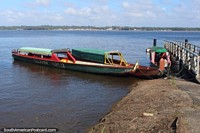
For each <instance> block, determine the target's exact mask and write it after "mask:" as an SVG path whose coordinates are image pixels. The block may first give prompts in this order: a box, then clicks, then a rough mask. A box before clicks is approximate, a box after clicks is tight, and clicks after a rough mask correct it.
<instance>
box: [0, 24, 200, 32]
mask: <svg viewBox="0 0 200 133" xmlns="http://www.w3.org/2000/svg"><path fill="white" fill-rule="evenodd" d="M0 30H131V31H200V28H191V27H129V26H106V27H96V26H51V25H42V26H0Z"/></svg>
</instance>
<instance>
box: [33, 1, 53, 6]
mask: <svg viewBox="0 0 200 133" xmlns="http://www.w3.org/2000/svg"><path fill="white" fill-rule="evenodd" d="M35 3H36V5H41V6H49V5H50V0H36V1H35Z"/></svg>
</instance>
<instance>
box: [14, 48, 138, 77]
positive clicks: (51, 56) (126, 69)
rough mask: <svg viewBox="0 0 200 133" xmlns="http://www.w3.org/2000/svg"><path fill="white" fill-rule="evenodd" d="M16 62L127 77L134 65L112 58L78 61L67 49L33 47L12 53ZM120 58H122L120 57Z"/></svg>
mask: <svg viewBox="0 0 200 133" xmlns="http://www.w3.org/2000/svg"><path fill="white" fill-rule="evenodd" d="M107 53H108V55H109V56H112V57H113V56H115V55H116V54H119V52H118V53H116V52H107ZM12 56H13V58H14V60H16V61H23V62H28V63H33V64H39V65H44V66H50V67H56V68H61V69H69V70H74V71H80V72H87V73H96V74H106V75H129V73H134V71H135V69H134V67H135V66H134V65H131V64H128V63H126V61H125V60H124V59H123V58H120V60H119V62H115V60H114V59H113V58H109V57H104V59H103V60H104V62H101V61H102V60H101V59H99V60H101V61H100V62H91V61H83V60H78V59H76V57H74V56H73V55H72V53H71V52H70V50H69V49H58V50H52V49H46V48H34V47H22V48H19V49H16V50H13V51H12ZM121 57H122V56H121Z"/></svg>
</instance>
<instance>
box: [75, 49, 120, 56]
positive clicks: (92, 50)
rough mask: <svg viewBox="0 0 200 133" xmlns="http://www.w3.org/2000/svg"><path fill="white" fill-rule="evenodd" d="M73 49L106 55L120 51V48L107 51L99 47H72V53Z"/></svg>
mask: <svg viewBox="0 0 200 133" xmlns="http://www.w3.org/2000/svg"><path fill="white" fill-rule="evenodd" d="M73 50H75V51H80V52H84V53H90V54H98V55H103V56H104V55H105V54H116V53H120V52H119V51H118V50H115V51H106V50H98V49H87V48H77V49H72V53H73Z"/></svg>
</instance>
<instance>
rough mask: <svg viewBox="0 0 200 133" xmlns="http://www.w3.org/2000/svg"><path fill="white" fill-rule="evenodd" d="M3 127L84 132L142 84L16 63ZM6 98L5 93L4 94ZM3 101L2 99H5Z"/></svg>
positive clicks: (2, 116)
mask: <svg viewBox="0 0 200 133" xmlns="http://www.w3.org/2000/svg"><path fill="white" fill-rule="evenodd" d="M12 67H13V73H14V74H15V76H13V77H11V78H10V79H7V83H10V84H12V85H11V86H9V87H7V88H4V89H9V90H10V91H9V94H7V95H6V96H4V97H5V99H3V100H1V101H0V104H1V108H4V110H3V111H1V116H0V119H1V121H2V122H0V125H3V126H7V125H9V126H15V127H16V126H17V127H21V126H23V127H24V126H25V127H38V126H39V127H57V128H59V129H60V130H62V131H69V132H77V131H80V132H84V131H85V129H86V128H87V127H89V126H91V125H93V124H95V123H96V122H97V120H98V119H100V118H101V117H102V116H103V115H104V114H105V112H107V111H108V110H109V108H110V107H111V105H112V104H113V103H114V102H116V101H118V100H119V98H120V97H122V96H124V95H126V94H127V93H128V91H129V89H131V88H132V86H134V84H135V83H136V82H137V81H138V80H137V79H134V78H130V77H129V78H126V77H112V76H104V75H95V74H88V73H80V72H74V71H68V70H61V69H56V68H50V67H45V66H39V65H34V64H28V63H23V62H17V61H14V62H13V66H12ZM4 95H5V94H4ZM1 99H2V97H1Z"/></svg>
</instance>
